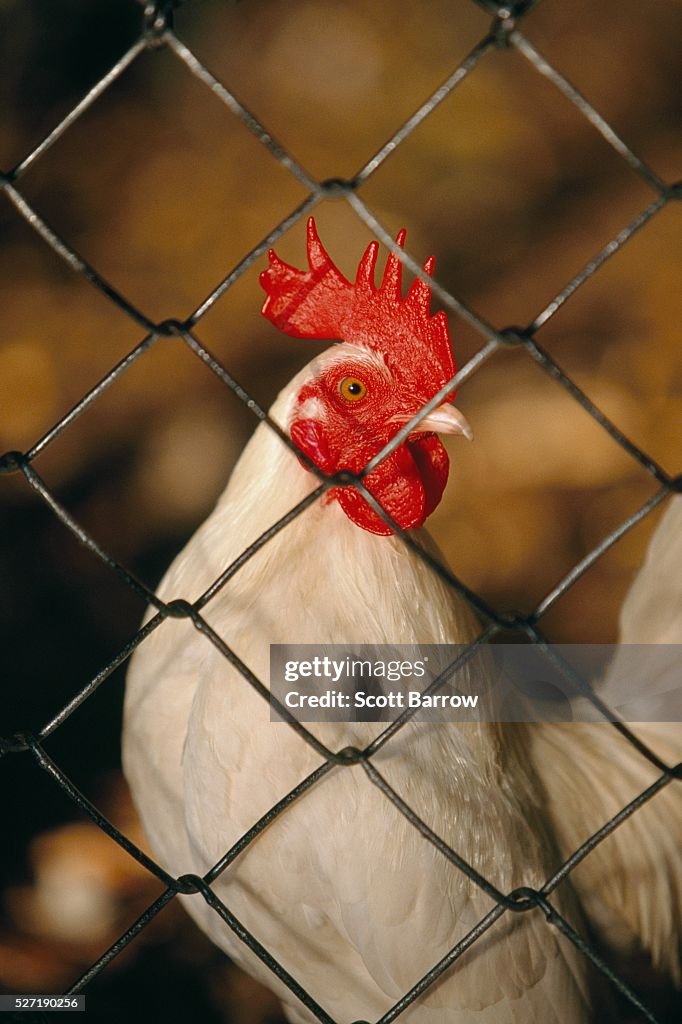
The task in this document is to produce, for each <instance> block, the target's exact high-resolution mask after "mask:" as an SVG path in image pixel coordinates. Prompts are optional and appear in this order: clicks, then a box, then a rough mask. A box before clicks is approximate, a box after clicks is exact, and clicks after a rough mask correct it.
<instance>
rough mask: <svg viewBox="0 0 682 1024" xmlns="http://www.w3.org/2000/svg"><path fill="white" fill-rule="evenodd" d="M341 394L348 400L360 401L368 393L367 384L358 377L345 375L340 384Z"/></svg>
mask: <svg viewBox="0 0 682 1024" xmlns="http://www.w3.org/2000/svg"><path fill="white" fill-rule="evenodd" d="M339 394H340V395H341V397H342V398H345V399H346V401H347V402H359V401H360V399H361V398H364V397H365V395H366V394H367V385H366V384H365V383H364V382H363V381H361V380H359V379H358V378H357V377H344V378H343V380H342V381H341V383H340V384H339Z"/></svg>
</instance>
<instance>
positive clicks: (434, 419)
mask: <svg viewBox="0 0 682 1024" xmlns="http://www.w3.org/2000/svg"><path fill="white" fill-rule="evenodd" d="M431 431H433V432H434V433H435V434H463V435H464V437H466V439H467V441H473V439H474V435H473V432H472V430H471V427H470V426H469V423H468V421H467V419H466V417H465V416H464V415H463V414H462V413H461V412H460V411H459V409H455V407H454V405H450V403H449V402H446V403H445V404H444V405H440V406H438V408H437V409H434V410H433V412H430V413H429V414H428V415H427V416H425V417H424V419H423V420H421V422H420V423H418V424H417V426H416V427H415V428H414V432H415V434H417V433H418V434H422V433H426V432H431Z"/></svg>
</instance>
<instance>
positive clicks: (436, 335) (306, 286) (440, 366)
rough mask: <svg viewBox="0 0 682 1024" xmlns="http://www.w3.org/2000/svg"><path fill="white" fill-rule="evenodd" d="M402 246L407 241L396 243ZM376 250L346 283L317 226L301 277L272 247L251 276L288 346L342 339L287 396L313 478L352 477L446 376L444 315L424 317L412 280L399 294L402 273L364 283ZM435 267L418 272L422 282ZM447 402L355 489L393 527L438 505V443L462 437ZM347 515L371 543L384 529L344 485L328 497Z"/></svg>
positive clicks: (396, 267)
mask: <svg viewBox="0 0 682 1024" xmlns="http://www.w3.org/2000/svg"><path fill="white" fill-rule="evenodd" d="M396 241H397V244H398V245H399V246H401V247H402V246H403V244H404V241H405V231H404V230H403V231H401V232H400V233H399V234H398V237H397V239H396ZM378 252H379V245H378V243H377V242H372V243H371V244H370V245H369V246H368V247H367V249H366V251H365V254H364V255H363V257H362V259H361V261H360V264H359V266H358V271H357V275H356V278H355V282H354V283H353V284H351V282H350V281H348V280H346V278H345V277H344V276H343V274H342V273H341V272H340V271H339V269H338V268H337V267H336V266H335V265H334V263H333V262H332V260H331V258H330V257H329V255H328V253H327V252H326V250H325V249H324V247H323V245H322V243H321V241H320V239H319V236H318V234H317V230H316V227H315V221H314V220H313V218H312V217H311V218H310V220H309V221H308V265H309V269H308V270H297V269H295V268H294V267H291V266H289V265H288V264H287V263H284V262H283V261H282V260H281V259H280V258H279V257H278V256H277V255H276V253H275V252H274V251H273V250H272V249H271V250H270V253H269V259H270V266H269V267H268V269H267V270H265V271H264V272H263V273H262V274H261V276H260V282H261V285H262V286H263V288H264V289H265V291H266V292H267V298H266V300H265V303H264V305H263V309H262V312H263V315H264V316H265V317H267V318H268V319H269V320H271V321H272V323H273V324H275V326H276V327H279V328H280V330H282V331H284V332H285V333H286V334H289V335H291V336H292V337H295V338H320V339H333V340H336V341H340V342H341V344H339V345H337V346H336V347H335V348H334V349H332V350H330V351H329V352H327V353H324V356H323V357H321V358H320V359H319V360H318V361H316V364H315V368H314V372H313V375H312V377H311V378H310V379H308V380H307V381H306V383H304V384H303V386H302V387H301V388H300V390H299V392H298V394H297V395H296V398H295V402H294V407H293V412H292V415H291V420H290V423H289V424H288V427H289V432H290V435H291V438H292V440H293V441H294V443H295V444H296V445H297V447H298V448H300V450H301V451H302V452H304V453H305V454H306V455H307V456H308V458H309V459H310V460H311V461H312V462H313V463H314V464H315V465H316V466H317V467H318V468H319V469H321V470H322V471H323V472H325V473H328V474H333V473H338V472H341V471H343V470H346V471H350V472H351V473H359V472H361V471H362V470H363V469H364V468H365V466H366V465H367V464H368V463H369V461H370V460H371V459H373V458H374V456H375V455H377V454H378V453H379V452H380V451H381V450H382V449H383V448H384V447H385V445H386V444H387V443H388V442H389V441H390V440H391V438H392V437H393V436H394V435H395V434H396V433H397V432H398V431H399V430H400V428H401V427H403V426H405V424H406V423H409V421H410V420H411V419H413V417H414V416H416V415H417V413H418V412H419V411H420V410H421V409H422V408H423V407H424V405H425V404H426V403H427V402H428V401H430V400H431V399H432V398H433V397H434V395H436V394H437V392H438V391H440V390H441V388H443V387H444V386H445V385H446V384H448V383H449V382H450V381H451V380H452V378H453V377H454V375H455V363H454V360H453V357H452V347H451V344H450V336H449V333H448V324H447V319H446V317H445V314H444V313H443V312H439V313H436V314H435V316H431V315H430V312H429V307H430V302H431V291H430V288H429V286H428V285H427V284H426V283H425V282H424V281H423V280H421V278H415V280H414V283H413V284H412V286H411V287H410V289H409V291H408V293H407V295H406V297H405V298H404V299H403V296H402V263H401V261H400V259H399V258H398V256H396V255H395V253H391V254H390V255H389V257H388V260H387V263H386V268H385V270H384V275H383V279H382V282H381V285H380V286H379V287H378V288H377V287H376V285H375V282H374V271H375V267H376V261H377V255H378ZM433 267H434V259H433V257H431V258H430V259H428V260H427V261H426V263H425V264H424V271H425V272H426V273H427V274H429V275H431V274H432V272H433ZM453 397H454V393H452V394H451V395H450V396H449V398H448V400H447V401H446V402H445V403H444V404H443V405H441V406H439V407H438V408H437V409H435V410H433V411H432V412H430V413H429V414H428V415H427V416H426V417H425V418H424V419H422V420H421V422H420V423H419V424H418V426H417V427H416V428H415V430H414V431H413V432H412V433H411V434H409V435H408V437H407V439H406V440H405V441H404V442H403V443H402V444H401V445H399V446H398V447H397V448H396V449H395V450H394V451H393V452H391V454H390V455H387V456H386V457H385V458H384V459H383V460H382V461H381V462H380V463H379V464H378V465H377V466H376V467H375V468H374V469H373V470H372V471H371V472H370V473H369V474H368V475H367V476H366V477H364V485H365V486H366V488H367V490H368V491H369V492H370V494H372V496H373V497H374V498H375V499H376V501H377V502H378V503H379V505H381V507H382V508H383V509H384V510H385V511H386V512H387V513H388V515H389V516H390V517H391V519H392V520H393V521H394V522H395V523H397V525H398V526H399V527H400V528H401V529H403V530H408V529H411V528H414V527H419V526H422V525H423V523H424V522H425V520H426V518H427V517H428V516H429V515H430V514H431V512H433V510H434V508H435V507H436V506H437V505H438V503H439V501H440V499H441V497H442V494H443V490H444V488H445V484H446V482H447V478H448V466H449V463H448V456H447V453H446V451H445V448H444V447H443V445H442V444H441V442H440V440H439V439H438V437H437V434H438V433H458V434H463V435H465V436H466V437H469V438H470V437H471V431H470V429H469V426H468V424H467V422H466V420H465V418H464V416H462V414H461V413H460V412H458V411H457V410H456V409H455V408H454V407H453V406H452V405H451V402H452V399H453ZM329 499H330V500H336V501H338V502H339V504H340V505H341V508H342V509H343V511H344V512H345V513H346V515H347V516H348V517H349V519H351V520H352V521H353V522H354V523H356V524H357V525H358V526H361V527H362V528H363V529H365V530H369V531H370V532H371V533H376V534H383V535H387V534H390V533H393V530H392V528H391V527H390V526H389V524H388V523H386V522H385V521H384V520H383V519H382V518H381V516H380V515H378V513H377V512H376V511H375V510H374V509H373V508H372V507H371V506H370V504H369V503H368V502H367V501H366V499H365V498H364V497H363V496H362V494H361V493H360V492H359V491H358V490H356V488H354V487H353V486H347V487H334V488H332V489H331V490H330V491H329Z"/></svg>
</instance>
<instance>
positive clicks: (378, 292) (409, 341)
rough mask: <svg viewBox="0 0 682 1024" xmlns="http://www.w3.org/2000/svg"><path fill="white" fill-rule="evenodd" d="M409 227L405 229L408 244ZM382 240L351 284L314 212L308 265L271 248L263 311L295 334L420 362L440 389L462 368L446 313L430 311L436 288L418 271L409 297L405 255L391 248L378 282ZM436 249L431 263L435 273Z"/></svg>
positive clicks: (405, 363)
mask: <svg viewBox="0 0 682 1024" xmlns="http://www.w3.org/2000/svg"><path fill="white" fill-rule="evenodd" d="M405 234H406V232H405V230H404V229H403V230H402V231H400V232H399V233H398V237H397V238H396V242H397V244H398V245H399V246H400V247H401V248H402V246H403V244H404V242H405ZM378 252H379V243H378V242H371V243H370V245H368V247H367V249H366V250H365V253H364V255H363V257H362V259H361V260H360V264H359V266H358V271H357V274H356V277H355V283H354V284H351V283H350V281H347V280H346V278H345V277H344V276H343V274H342V273H341V271H340V270H339V269H338V267H336V266H335V265H334V263H333V262H332V260H331V258H330V256H329V254H328V253H327V251H326V250H325V248H324V246H323V245H322V242H321V241H320V238H319V235H318V234H317V229H316V227H315V221H314V219H313V218H312V217H311V218H310V219H309V220H308V265H309V269H308V270H297V269H296V268H295V267H290V266H289V264H288V263H284V261H283V260H281V259H280V258H279V256H277V254H276V253H275V252H274V250H272V249H271V250H270V252H269V253H268V255H269V258H270V266H269V267H268V269H267V270H264V271H263V273H262V274H261V275H260V283H261V285H262V286H263V288H264V289H265V291H266V292H267V298H266V300H265V303H264V304H263V309H262V313H263V316H265V317H267V318H268V320H270V321H272V323H273V324H274V325H275V326H276V327H279V329H280V330H281V331H284V333H285V334H289V335H291V336H292V337H294V338H326V339H336V340H342V341H345V342H348V343H349V344H351V345H363V346H365V347H366V348H370V349H373V350H375V351H377V352H380V353H382V354H383V355H384V356H385V358H386V360H387V362H389V363H395V364H396V365H400V366H402V367H403V368H404V369H413V370H414V371H415V372H417V373H418V374H419V376H421V377H422V378H434V377H435V378H436V379H434V381H433V383H436V384H437V386H436V387H435V389H434V394H435V391H437V390H439V389H440V388H441V387H442V386H443V385H444V384H446V383H447V382H448V381H449V380H451V379H452V377H454V375H455V364H454V360H453V357H452V346H451V343H450V335H449V333H448V322H447V318H446V316H445V313H443V312H439V313H436V315H435V316H431V315H430V313H429V307H430V304H431V289H430V288H429V286H428V284H426V282H425V281H422V280H421V278H418V277H417V278H415V280H414V282H413V283H412V285H411V287H410V289H409V291H408V293H407V295H406V297H405V298H404V299H403V297H402V263H401V261H400V259H399V257H398V256H397V255H396V254H395V253H390V254H389V257H388V260H387V261H386V269H385V270H384V276H383V279H382V281H381V285H380V286H379V288H377V287H376V286H375V284H374V268H375V267H376V262H377V255H378ZM434 264H435V260H434V257H433V256H431V257H430V258H429V259H428V260H427V261H426V263H425V264H424V270H425V272H426V273H427V274H429V275H431V274H432V273H433V267H434Z"/></svg>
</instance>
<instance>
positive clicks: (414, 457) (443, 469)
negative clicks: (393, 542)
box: [333, 434, 449, 536]
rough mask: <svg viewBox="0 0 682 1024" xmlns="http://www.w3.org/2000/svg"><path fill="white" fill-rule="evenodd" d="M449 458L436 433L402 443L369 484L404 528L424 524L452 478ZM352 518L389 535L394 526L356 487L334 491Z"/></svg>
mask: <svg viewBox="0 0 682 1024" xmlns="http://www.w3.org/2000/svg"><path fill="white" fill-rule="evenodd" d="M448 468H449V464H448V457H447V454H446V451H445V449H444V448H443V445H442V444H441V443H440V441H439V440H438V438H437V437H436V435H435V434H425V435H424V436H423V437H420V438H417V439H416V440H415V441H409V442H408V443H407V444H403V445H401V446H400V447H399V448H398V449H397V450H396V451H395V452H393V453H392V454H391V455H389V456H387V457H386V458H385V459H384V460H383V462H381V463H380V464H379V465H378V466H377V468H376V469H375V470H373V471H372V472H371V473H370V474H369V476H367V477H366V478H365V486H366V487H367V490H368V491H369V492H370V494H371V495H372V496H373V497H375V498H376V500H377V501H378V502H379V504H380V505H381V506H382V508H383V509H384V510H385V511H386V512H387V513H388V515H389V516H390V517H391V519H393V521H394V522H395V523H397V524H398V526H399V527H400V528H401V529H403V530H411V529H415V528H417V527H420V526H423V524H424V522H425V521H426V518H427V516H429V515H430V513H431V512H432V511H433V509H434V508H435V507H436V505H437V504H438V502H439V501H440V499H441V496H442V494H443V490H444V488H445V484H446V482H447V478H448ZM333 495H334V497H335V498H337V500H338V502H339V504H340V505H341V508H342V509H343V511H344V512H345V513H346V515H347V516H348V518H349V519H350V520H351V521H352V522H354V523H355V524H356V525H357V526H360V527H362V529H363V530H368V531H369V532H370V533H376V534H379V535H381V536H388V535H389V534H391V533H393V532H394V531H393V529H392V528H391V527H390V526H389V525H388V523H386V522H385V521H384V520H383V519H382V518H381V516H380V515H379V514H378V513H377V512H375V511H374V509H373V508H372V507H371V506H370V504H369V503H368V502H367V501H366V499H365V498H363V497H362V495H361V494H359V493H358V491H356V490H355V488H354V487H345V488H338V489H335V490H334V491H333Z"/></svg>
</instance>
